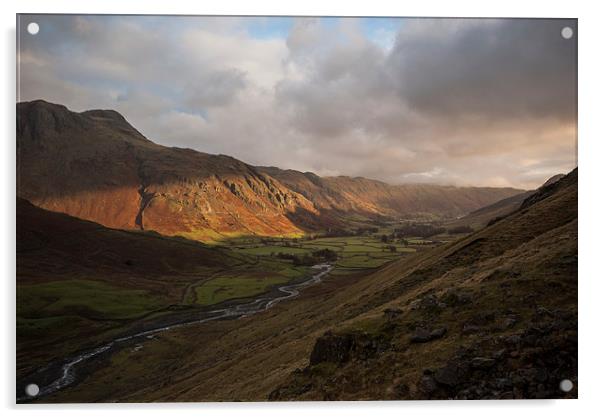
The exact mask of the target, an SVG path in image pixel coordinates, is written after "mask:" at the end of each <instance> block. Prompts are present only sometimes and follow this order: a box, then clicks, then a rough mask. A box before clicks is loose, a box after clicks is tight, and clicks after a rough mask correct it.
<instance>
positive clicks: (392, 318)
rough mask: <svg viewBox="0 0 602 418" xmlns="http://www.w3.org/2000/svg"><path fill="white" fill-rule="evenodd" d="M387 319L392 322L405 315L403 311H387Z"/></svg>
mask: <svg viewBox="0 0 602 418" xmlns="http://www.w3.org/2000/svg"><path fill="white" fill-rule="evenodd" d="M384 313H385V319H386V321H387V322H392V321H395V320H397V319H398V318H399V317H400V316H401V314H403V311H402V310H401V309H391V308H389V309H385V312H384Z"/></svg>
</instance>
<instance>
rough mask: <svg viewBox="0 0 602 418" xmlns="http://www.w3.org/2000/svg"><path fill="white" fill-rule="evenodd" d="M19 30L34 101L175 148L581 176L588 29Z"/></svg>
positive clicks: (279, 21)
mask: <svg viewBox="0 0 602 418" xmlns="http://www.w3.org/2000/svg"><path fill="white" fill-rule="evenodd" d="M30 22H36V23H38V24H39V28H40V30H39V32H38V33H37V34H36V35H31V34H29V33H28V32H27V29H26V28H27V24H28V23H30ZM567 26H568V27H571V28H572V29H573V31H574V34H575V35H574V36H573V37H572V38H571V39H565V38H564V37H563V36H561V31H562V29H563V28H565V27H567ZM17 30H18V31H19V34H18V35H19V38H18V39H19V48H18V51H17V54H18V57H17V58H18V71H19V86H18V100H19V101H29V100H35V99H44V100H47V101H50V102H53V103H60V104H63V105H65V106H67V107H68V108H69V109H71V110H74V111H84V110H89V109H114V110H117V111H118V112H120V113H121V114H122V115H123V116H124V117H125V118H126V119H127V120H128V121H129V122H130V123H131V124H132V125H133V126H135V127H136V128H137V129H138V130H139V131H140V132H142V133H143V134H144V135H145V136H146V137H148V138H149V139H151V140H152V141H154V142H157V143H159V144H163V145H167V146H178V147H185V148H192V149H195V150H199V151H203V152H208V153H213V154H227V155H231V156H233V157H235V158H238V159H240V160H242V161H244V162H246V163H249V164H253V165H267V166H278V167H281V168H291V169H296V170H300V171H312V172H314V173H316V174H319V175H323V176H324V175H326V176H329V175H349V176H363V177H368V178H374V179H379V180H383V181H386V182H388V183H391V184H401V183H417V182H426V183H437V184H453V185H460V186H464V185H473V186H512V187H518V188H525V189H531V188H535V187H538V186H539V185H541V184H542V183H543V182H544V181H545V180H546V179H547V178H549V177H551V176H553V175H555V174H557V173H566V172H568V171H570V170H571V169H572V168H574V167H575V166H576V164H577V160H576V158H577V156H576V141H577V138H576V128H577V119H576V115H577V108H576V101H577V100H576V96H577V90H576V88H577V85H576V78H577V68H576V58H577V43H576V42H577V41H576V31H577V28H576V21H575V20H552V19H547V20H545V19H540V20H533V19H432V18H431V19H427V18H333V17H329V18H309V17H303V18H301V17H297V18H293V17H177V16H94V15H40V16H36V15H22V16H21V18H20V25H19V28H18V29H17Z"/></svg>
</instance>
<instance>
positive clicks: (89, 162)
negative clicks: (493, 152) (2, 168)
mask: <svg viewBox="0 0 602 418" xmlns="http://www.w3.org/2000/svg"><path fill="white" fill-rule="evenodd" d="M17 167H18V173H17V182H18V183H17V186H18V187H17V193H18V195H19V197H22V198H25V199H27V200H29V201H30V202H32V203H33V204H35V205H37V206H40V207H42V208H45V209H48V210H52V211H56V212H64V213H67V214H69V215H72V216H75V217H78V218H81V219H87V220H91V221H94V222H98V223H100V224H102V225H104V226H107V227H111V228H122V229H140V230H142V229H144V230H154V231H157V232H159V233H161V234H164V235H183V236H186V237H188V238H192V239H197V240H203V241H212V240H219V239H222V238H225V237H229V236H237V235H265V236H280V235H289V236H291V235H300V234H303V233H304V232H306V231H316V230H324V229H328V228H332V227H342V226H345V221H346V217H348V216H349V215H362V216H368V217H373V216H395V217H403V216H407V215H411V214H412V213H415V212H424V213H429V214H434V215H437V216H444V217H448V216H459V215H462V214H465V213H468V212H470V211H473V210H475V209H477V208H479V207H482V206H485V205H488V204H491V203H493V202H495V201H498V200H500V199H503V198H507V197H510V196H513V195H516V194H518V193H521V192H522V191H521V190H516V189H510V188H475V187H467V188H459V187H449V186H435V185H401V186H391V185H388V184H385V183H382V182H379V181H375V180H369V179H364V178H349V177H334V178H329V177H327V178H321V177H318V176H316V175H315V174H311V173H300V172H297V171H292V170H281V169H278V168H266V167H253V166H251V165H248V164H245V163H243V162H241V161H239V160H236V159H235V158H232V157H229V156H225V155H211V154H206V153H202V152H197V151H193V150H191V149H182V148H168V147H164V146H161V145H157V144H155V143H153V142H151V141H149V140H148V139H147V138H145V137H144V136H143V135H142V134H140V132H138V130H136V129H135V128H134V127H133V126H131V125H130V124H129V123H128V122H127V121H126V119H125V118H124V117H123V116H121V115H120V114H119V113H117V112H115V111H112V110H91V111H87V112H81V113H76V112H72V111H70V110H68V109H67V108H66V107H64V106H61V105H57V104H52V103H48V102H44V101H41V100H38V101H33V102H26V103H19V104H18V105H17Z"/></svg>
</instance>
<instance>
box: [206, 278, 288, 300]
mask: <svg viewBox="0 0 602 418" xmlns="http://www.w3.org/2000/svg"><path fill="white" fill-rule="evenodd" d="M288 280H289V279H288V278H287V277H285V276H284V277H283V276H276V275H272V276H266V277H244V276H222V277H216V278H215V279H211V280H209V281H207V282H205V283H203V284H202V285H200V286H198V287H196V288H195V295H196V303H197V304H198V305H213V304H216V303H220V302H223V301H225V300H228V299H238V298H245V297H251V296H255V295H259V294H261V293H264V292H266V291H267V290H268V289H269V288H270V287H271V286H274V285H278V284H282V283H286V282H287V281H288Z"/></svg>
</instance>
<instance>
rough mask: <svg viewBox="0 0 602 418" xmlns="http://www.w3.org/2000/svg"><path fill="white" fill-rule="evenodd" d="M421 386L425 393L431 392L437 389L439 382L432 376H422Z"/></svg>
mask: <svg viewBox="0 0 602 418" xmlns="http://www.w3.org/2000/svg"><path fill="white" fill-rule="evenodd" d="M420 388H421V389H422V391H423V392H424V393H426V394H427V395H428V394H431V393H433V392H434V391H436V390H437V382H436V381H435V379H433V378H432V377H431V376H422V379H421V380H420Z"/></svg>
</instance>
